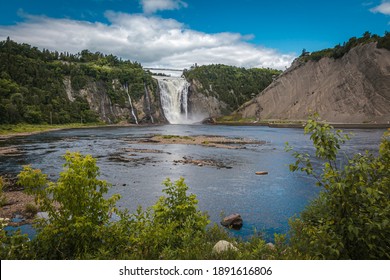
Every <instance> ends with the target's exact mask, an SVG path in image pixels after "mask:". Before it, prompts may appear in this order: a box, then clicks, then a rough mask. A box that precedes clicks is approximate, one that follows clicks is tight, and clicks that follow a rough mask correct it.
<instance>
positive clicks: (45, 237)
mask: <svg viewBox="0 0 390 280" xmlns="http://www.w3.org/2000/svg"><path fill="white" fill-rule="evenodd" d="M65 160H66V163H65V164H64V171H63V172H61V173H60V176H59V179H58V181H57V182H49V181H48V180H47V175H45V174H42V172H41V171H40V170H37V169H36V170H34V169H32V168H31V167H30V166H25V167H24V169H23V171H22V172H21V173H20V174H19V176H18V177H19V184H21V185H22V186H24V187H26V192H27V193H30V194H34V195H35V196H36V202H37V203H38V204H39V207H40V209H41V210H42V211H45V212H47V213H48V219H47V220H40V222H39V224H38V233H37V236H36V238H35V240H34V246H35V250H36V253H37V258H45V259H52V258H53V259H75V258H83V257H85V256H86V255H95V254H96V253H97V252H98V250H99V249H100V248H102V246H104V244H105V242H104V241H105V238H107V237H108V234H107V233H108V231H109V230H110V227H111V225H112V222H111V221H110V218H111V215H112V213H114V212H115V211H116V208H115V203H116V201H117V200H118V199H119V195H113V196H111V197H110V198H107V199H106V198H104V195H105V194H106V193H107V191H108V188H109V184H107V182H105V181H102V180H99V179H98V178H97V177H98V176H99V168H98V167H97V166H96V160H95V159H94V158H92V157H91V156H90V155H87V156H82V155H80V154H79V153H70V152H67V153H66V155H65Z"/></svg>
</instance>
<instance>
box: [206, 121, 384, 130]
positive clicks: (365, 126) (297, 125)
mask: <svg viewBox="0 0 390 280" xmlns="http://www.w3.org/2000/svg"><path fill="white" fill-rule="evenodd" d="M324 123H328V122H324ZM305 124H306V123H304V122H290V123H289V122H286V123H278V122H277V121H276V122H218V121H216V122H214V123H208V125H226V126H267V127H274V128H303V127H304V126H305ZM328 124H329V125H331V126H333V127H334V128H345V129H354V128H355V129H380V128H385V129H389V128H390V124H386V123H375V124H373V123H330V122H329V123H328Z"/></svg>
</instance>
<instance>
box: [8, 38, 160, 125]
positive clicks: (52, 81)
mask: <svg viewBox="0 0 390 280" xmlns="http://www.w3.org/2000/svg"><path fill="white" fill-rule="evenodd" d="M65 77H69V78H70V80H71V85H72V90H74V91H78V90H80V89H82V88H84V87H85V86H87V85H88V84H89V83H90V82H99V86H101V87H103V88H104V89H105V91H106V92H107V93H108V95H109V96H110V98H111V100H112V102H113V103H116V104H120V105H123V104H124V103H125V96H124V94H123V93H121V92H120V91H119V90H115V89H114V88H113V86H112V81H113V80H118V81H119V82H120V83H121V84H122V85H123V84H127V85H129V87H131V89H132V92H133V94H134V97H135V99H136V100H138V99H139V98H140V96H141V95H142V94H143V93H144V83H146V84H147V85H148V86H149V85H150V86H152V87H153V86H154V83H153V80H152V78H151V75H150V73H149V72H146V71H144V70H143V69H142V66H141V65H140V64H139V63H137V62H131V61H128V60H122V59H120V58H118V57H116V56H114V55H104V54H102V53H99V52H96V53H91V52H90V51H88V50H83V51H81V52H80V53H78V54H69V53H58V52H57V51H54V52H53V51H49V50H47V49H43V50H39V49H38V48H36V47H32V46H30V45H28V44H19V43H16V42H14V41H12V40H11V39H10V38H7V40H6V41H2V42H0V124H18V123H29V124H66V123H76V122H77V123H79V122H87V123H88V122H97V121H98V116H97V114H96V112H94V111H92V110H90V107H89V105H88V102H87V101H86V99H85V98H84V97H82V96H77V97H76V100H74V101H73V102H70V101H69V99H68V98H67V95H66V91H65V86H64V78H65Z"/></svg>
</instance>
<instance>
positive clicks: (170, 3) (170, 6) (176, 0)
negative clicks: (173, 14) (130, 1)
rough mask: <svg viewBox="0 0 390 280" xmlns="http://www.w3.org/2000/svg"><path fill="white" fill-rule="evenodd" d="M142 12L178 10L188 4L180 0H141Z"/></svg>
mask: <svg viewBox="0 0 390 280" xmlns="http://www.w3.org/2000/svg"><path fill="white" fill-rule="evenodd" d="M141 5H142V8H143V11H144V13H146V14H153V13H155V12H157V11H164V10H178V9H180V8H183V7H184V8H186V7H187V6H188V5H187V3H186V2H183V1H181V0H141Z"/></svg>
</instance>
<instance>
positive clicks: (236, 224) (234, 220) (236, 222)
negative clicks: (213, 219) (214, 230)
mask: <svg viewBox="0 0 390 280" xmlns="http://www.w3.org/2000/svg"><path fill="white" fill-rule="evenodd" d="M221 225H223V226H224V227H228V228H232V229H236V230H239V229H241V227H242V218H241V215H240V214H231V215H229V216H227V217H225V218H223V220H222V221H221Z"/></svg>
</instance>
